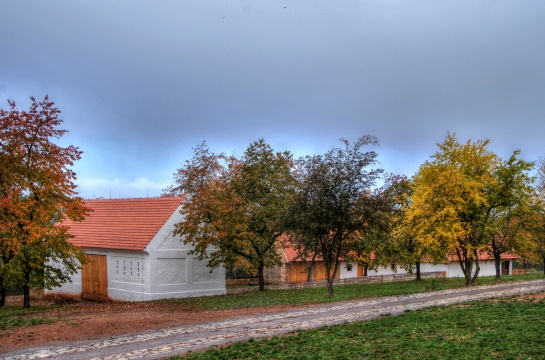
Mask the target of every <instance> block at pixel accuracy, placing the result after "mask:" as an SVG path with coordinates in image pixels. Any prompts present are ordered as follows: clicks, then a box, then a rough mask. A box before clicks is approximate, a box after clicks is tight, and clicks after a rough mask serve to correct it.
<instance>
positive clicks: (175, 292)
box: [50, 197, 226, 301]
mask: <svg viewBox="0 0 545 360" xmlns="http://www.w3.org/2000/svg"><path fill="white" fill-rule="evenodd" d="M183 200H184V199H183V198H180V197H178V198H175V197H165V198H144V199H113V200H87V201H86V202H85V205H86V206H87V207H89V208H90V209H92V212H91V213H90V214H89V216H88V217H87V218H86V219H85V220H84V221H82V222H71V221H67V222H66V223H64V224H65V225H69V226H70V230H69V233H70V234H72V235H74V238H73V239H71V240H70V242H72V243H73V244H75V245H78V246H81V247H82V248H83V249H84V250H85V252H86V253H87V254H88V258H89V260H90V262H89V263H87V264H84V265H83V267H82V269H81V270H80V271H79V272H78V273H77V274H75V275H73V276H72V282H71V283H65V284H63V285H62V286H61V287H59V288H54V289H53V290H50V292H53V293H68V294H77V295H79V294H81V296H82V297H83V298H84V299H90V300H98V301H100V300H107V299H115V300H129V301H145V300H154V299H163V298H182V297H195V296H205V295H220V294H225V292H226V289H225V269H224V268H223V267H220V268H216V269H211V268H209V267H208V266H207V260H206V259H203V260H199V259H198V258H197V256H194V255H189V254H188V252H189V251H190V250H191V247H190V246H189V245H184V244H183V243H182V242H181V241H180V237H179V236H174V235H173V231H174V225H175V224H176V223H177V222H179V221H180V220H181V219H182V215H181V214H180V212H179V210H180V204H181V202H182V201H183Z"/></svg>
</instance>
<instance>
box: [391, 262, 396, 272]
mask: <svg viewBox="0 0 545 360" xmlns="http://www.w3.org/2000/svg"><path fill="white" fill-rule="evenodd" d="M390 269H392V271H396V269H397V266H396V264H395V263H393V264H392V265H390Z"/></svg>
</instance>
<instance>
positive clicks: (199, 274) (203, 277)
mask: <svg viewBox="0 0 545 360" xmlns="http://www.w3.org/2000/svg"><path fill="white" fill-rule="evenodd" d="M211 270H212V269H211V268H209V267H208V266H207V261H193V282H194V283H206V282H216V281H220V279H219V273H220V272H219V271H217V270H216V271H212V272H210V271H211Z"/></svg>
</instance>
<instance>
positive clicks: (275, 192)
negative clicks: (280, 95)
mask: <svg viewBox="0 0 545 360" xmlns="http://www.w3.org/2000/svg"><path fill="white" fill-rule="evenodd" d="M194 151H195V153H194V156H193V158H192V159H191V160H189V161H187V162H186V165H185V166H184V167H183V168H181V169H179V170H178V172H177V173H176V174H175V176H176V182H177V184H178V185H177V186H176V187H171V188H170V189H168V190H167V194H166V195H169V194H180V193H182V194H187V195H188V198H187V200H186V201H184V202H183V203H182V213H183V214H184V219H183V220H182V221H181V222H179V223H178V224H177V225H176V234H179V235H181V236H182V240H183V241H184V242H185V243H188V244H192V245H193V246H194V250H193V253H196V254H198V255H199V256H200V257H201V258H204V257H206V258H208V259H209V262H208V265H209V266H210V267H218V266H220V265H222V264H224V265H227V266H233V265H235V266H237V267H241V268H245V269H246V270H248V271H249V272H251V273H257V275H258V278H259V289H260V290H263V289H264V284H265V282H264V270H265V267H267V266H271V265H277V264H278V263H279V261H280V259H279V255H278V253H277V248H276V246H277V239H278V238H279V237H280V236H281V235H282V233H283V231H284V228H283V219H284V214H285V211H286V208H287V207H288V204H289V201H290V197H291V193H292V192H293V185H294V179H293V176H292V173H291V165H292V157H291V155H290V154H289V153H288V152H274V151H273V149H272V148H271V147H270V146H269V145H268V144H267V143H266V142H265V141H264V140H263V139H259V140H258V141H254V142H253V143H251V144H250V145H249V146H248V148H247V149H246V151H245V152H244V154H243V155H242V156H240V157H235V156H226V155H224V154H214V153H212V152H210V150H209V149H208V147H207V146H206V144H205V143H202V144H201V145H199V146H197V147H196V148H195V149H194Z"/></svg>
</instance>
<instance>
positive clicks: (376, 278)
mask: <svg viewBox="0 0 545 360" xmlns="http://www.w3.org/2000/svg"><path fill="white" fill-rule="evenodd" d="M446 276H447V273H446V272H445V271H434V272H425V273H421V277H422V279H437V278H444V277H446ZM410 280H416V274H389V275H372V276H360V277H354V278H348V279H337V280H333V285H351V284H376V283H388V282H397V281H410ZM326 285H327V282H326V281H325V280H322V281H309V282H301V283H294V284H281V285H265V289H268V290H289V289H306V288H315V287H320V286H326ZM257 289H258V288H257V286H255V287H243V288H235V289H227V294H238V293H243V292H248V291H256V290H257Z"/></svg>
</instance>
